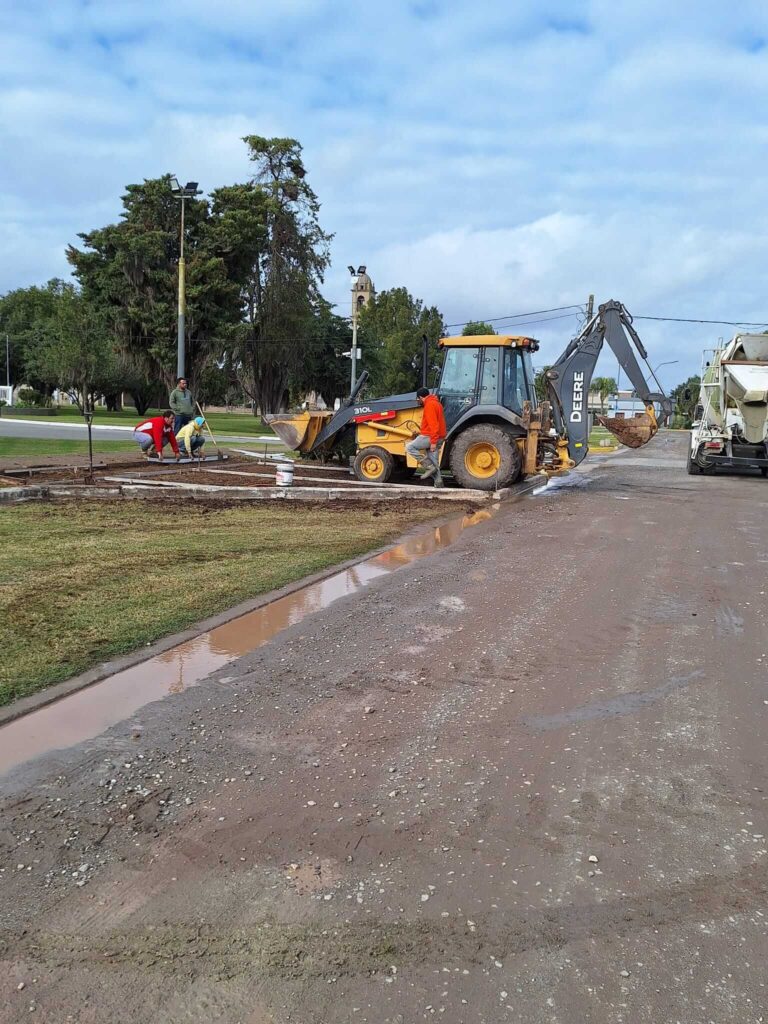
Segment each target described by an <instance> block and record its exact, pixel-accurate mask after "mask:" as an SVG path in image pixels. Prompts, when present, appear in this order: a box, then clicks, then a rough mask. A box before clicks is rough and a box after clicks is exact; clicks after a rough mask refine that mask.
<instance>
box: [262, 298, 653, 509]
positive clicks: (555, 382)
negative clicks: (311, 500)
mask: <svg viewBox="0 0 768 1024" xmlns="http://www.w3.org/2000/svg"><path fill="white" fill-rule="evenodd" d="M627 333H628V334H629V337H630V338H631V339H632V341H633V342H634V344H635V346H636V347H637V349H638V351H639V353H640V355H641V356H642V357H643V358H645V357H646V353H645V349H644V348H643V346H642V344H641V342H640V339H639V338H638V337H637V334H636V333H635V332H634V330H633V328H632V326H631V317H630V316H629V314H628V313H627V312H626V310H625V309H624V307H623V306H622V305H621V303H618V302H609V303H606V304H605V305H603V306H600V307H599V310H598V313H597V315H596V316H595V317H593V318H592V319H591V320H590V321H589V323H587V325H586V326H585V327H584V329H583V330H582V331H581V333H580V334H579V335H578V336H577V337H576V338H574V339H573V341H571V342H570V343H569V345H568V346H567V348H566V349H565V351H564V353H563V355H562V356H561V357H560V359H559V360H558V361H557V363H555V365H554V366H553V367H552V368H551V370H550V371H549V372H548V374H547V393H548V394H547V400H546V401H542V402H539V400H538V399H537V396H536V390H535V387H534V373H533V366H532V364H531V353H533V352H536V351H537V349H538V347H539V343H538V341H536V340H535V339H534V338H528V337H519V336H515V335H497V334H489V335H481V336H479V337H478V336H475V337H472V336H466V337H465V336H463V335H462V336H460V337H450V338H443V339H441V341H440V347H441V348H442V349H443V351H444V353H445V356H444V360H443V367H442V373H441V377H440V384H439V386H438V388H437V389H436V393H437V395H438V397H439V398H440V401H441V402H442V403H443V408H444V410H445V420H446V427H447V430H448V433H447V437H446V441H445V444H444V446H443V450H442V454H441V460H440V461H441V465H442V466H444V467H448V468H449V469H450V471H451V472H452V474H453V476H454V479H455V480H456V481H457V483H459V484H460V485H461V486H462V487H474V488H479V489H481V490H498V489H499V488H500V487H507V486H509V485H510V484H513V483H514V482H515V481H516V480H518V479H520V477H522V476H524V475H527V474H531V473H543V474H545V475H547V476H551V475H555V474H558V473H563V472H565V471H566V470H568V469H570V468H572V467H573V466H575V465H577V464H578V463H579V462H581V460H582V459H583V458H584V456H585V455H586V454H587V451H588V439H589V416H588V411H587V397H588V394H589V386H590V382H591V380H592V374H593V372H594V368H595V364H596V363H597V357H598V355H599V354H600V350H601V349H602V346H603V343H604V342H605V341H607V342H608V343H609V345H610V346H611V348H612V349H613V351H614V352H615V354H616V356H617V358H618V359H619V363H620V365H621V366H622V368H623V369H624V371H625V372H626V374H627V376H628V377H629V379H630V380H631V381H632V383H633V385H634V386H635V389H636V391H637V393H638V395H639V397H640V398H642V399H643V401H644V402H645V404H646V412H645V413H644V414H642V417H641V418H639V419H637V420H627V421H625V420H619V421H617V420H607V419H602V420H601V422H603V423H605V425H606V426H607V427H608V429H609V430H612V431H613V432H614V433H615V434H616V436H617V437H618V438H619V440H621V441H622V442H623V443H625V444H629V445H630V447H637V446H639V445H640V444H645V443H646V442H647V441H648V440H650V438H651V437H652V436H653V434H655V433H656V431H657V430H658V422H657V417H656V414H655V406H654V403H658V404H659V406H660V409H661V419H662V421H663V419H665V418H666V417H667V416H668V415H669V413H670V411H671V403H670V402H669V400H668V399H667V398H666V397H665V396H664V395H663V394H661V393H660V392H652V391H650V389H649V388H648V386H647V384H646V383H645V378H644V377H643V374H642V371H641V370H640V367H639V366H638V364H637V360H636V359H635V356H634V353H633V351H632V347H631V345H630V341H629V339H628V337H627ZM367 377H368V375H367V373H363V374H362V375H361V377H360V379H359V380H358V382H357V384H356V386H355V388H354V390H353V392H352V394H351V395H350V396H349V398H348V399H347V400H346V401H345V402H344V404H343V405H342V407H341V408H340V409H339V411H338V412H337V413H335V414H333V413H330V412H311V411H305V412H303V413H299V414H276V415H268V416H266V417H265V418H266V420H267V422H268V423H270V424H271V425H272V426H273V428H274V430H275V432H276V433H277V434H278V436H280V437H281V438H282V439H283V440H284V441H285V442H286V444H288V446H289V447H291V448H294V449H296V450H298V451H300V452H302V453H303V454H306V455H313V456H315V457H317V458H321V459H327V458H330V457H332V456H333V455H335V454H344V453H347V452H348V453H349V454H350V455H352V454H354V463H353V465H354V471H355V474H356V476H357V477H358V479H360V480H363V481H366V482H368V483H385V482H386V481H388V480H391V479H393V478H396V477H398V476H402V475H404V474H405V473H407V472H408V470H413V469H415V467H416V462H415V461H414V460H413V458H412V457H411V456H410V455H408V454H407V452H406V451H405V444H406V442H407V441H409V440H410V439H411V437H412V436H413V435H414V434H415V433H418V430H419V426H420V424H421V415H422V410H421V408H420V407H419V405H418V403H417V401H416V396H415V394H413V393H411V394H405V395H392V396H389V397H387V398H377V399H373V400H371V401H367V402H361V401H359V400H358V396H359V395H360V394H361V393H362V390H363V388H364V386H365V383H366V380H367Z"/></svg>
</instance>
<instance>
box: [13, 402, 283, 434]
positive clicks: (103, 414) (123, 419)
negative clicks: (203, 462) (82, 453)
mask: <svg viewBox="0 0 768 1024" xmlns="http://www.w3.org/2000/svg"><path fill="white" fill-rule="evenodd" d="M161 412H162V410H161V409H149V410H148V411H147V412H146V413H145V414H144V416H139V414H138V413H137V412H136V410H135V409H123V410H122V411H121V412H107V411H106V409H101V408H97V409H96V414H95V416H94V417H93V425H94V426H96V427H135V426H136V425H137V424H138V423H140V422H141V421H142V420H144V419H148V418H149V417H151V416H159V415H160V413H161ZM5 418H6V419H7V420H8V422H9V423H12V422H13V420H14V417H12V416H9V415H8V414H6V417H5ZM23 419H26V420H36V421H38V422H40V423H50V424H52V425H53V426H55V425H56V424H57V423H62V424H63V423H79V424H82V423H84V422H85V421H84V420H83V417H82V416H81V415H80V413H79V412H77V410H73V409H71V408H62V409H59V411H58V412H57V413H56V415H55V416H45V415H42V414H41V415H37V414H35V413H25V414H24V417H23ZM207 419H208V423H209V424H210V427H211V430H212V431H213V432H214V434H239V435H241V436H243V437H247V436H250V435H254V436H258V435H259V434H272V433H274V431H273V430H272V428H271V427H269V426H267V424H266V423H265V422H264V421H263V420H262V419H261V417H260V416H251V415H250V414H249V413H236V412H212V413H209V414H208V415H207Z"/></svg>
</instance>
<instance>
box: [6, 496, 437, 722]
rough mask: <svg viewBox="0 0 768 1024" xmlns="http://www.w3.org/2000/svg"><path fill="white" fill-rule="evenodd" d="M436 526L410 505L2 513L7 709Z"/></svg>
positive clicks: (126, 505) (35, 508)
mask: <svg viewBox="0 0 768 1024" xmlns="http://www.w3.org/2000/svg"><path fill="white" fill-rule="evenodd" d="M440 511H441V513H442V512H444V509H441V510H440ZM436 514H437V510H436V508H434V507H430V508H425V507H423V506H421V507H420V506H413V505H410V506H402V505H398V507H395V506H393V505H392V504H388V507H387V508H386V509H385V511H384V512H383V513H382V514H379V512H378V510H376V509H375V508H374V507H372V506H368V507H365V506H357V505H356V506H355V507H354V508H349V509H346V508H345V509H336V508H324V507H322V506H309V507H307V506H303V507H298V506H297V505H294V504H293V503H287V504H285V505H279V506H278V505H273V504H271V503H265V504H264V506H261V505H259V507H256V508H254V507H253V506H243V505H236V506H233V507H230V508H221V507H216V506H212V505H211V506H206V505H204V504H200V503H197V502H195V503H186V502H185V503H182V502H181V501H176V500H173V501H169V503H168V504H167V505H161V504H159V503H155V502H153V503H147V502H142V501H119V502H111V501H110V502H77V503H71V504H69V503H67V504H60V505H57V504H42V503H39V504H38V503H34V504H28V505H17V506H13V507H8V508H0V645H2V651H3V658H2V663H1V664H0V704H7V703H9V702H10V701H12V700H14V699H16V698H18V697H22V696H25V695H26V694H30V693H34V692H35V691H37V690H41V689H43V688H44V687H46V686H49V685H51V684H52V683H56V682H59V681H60V680H62V679H67V678H69V677H70V676H73V675H76V674H77V673H78V672H83V671H85V670H86V669H88V668H90V667H92V666H93V665H95V664H97V663H98V662H100V661H103V660H104V659H106V658H109V657H112V656H114V655H117V654H124V653H127V652H129V651H132V650H135V649H137V648H139V647H142V646H143V645H144V644H147V643H151V642H152V641H153V640H158V639H160V638H161V637H163V636H167V635H168V634H169V633H174V632H176V631H177V630H181V629H184V628H186V627H187V626H189V625H191V624H192V623H194V622H196V621H198V620H200V619H203V618H205V617H206V616H209V615H214V614H216V613H217V612H221V611H224V610H225V609H227V608H230V607H232V606H233V605H235V604H237V603H238V602H239V601H243V600H246V599H247V598H252V597H255V596H257V595H258V594H262V593H265V592H267V591H269V590H273V589H275V588H277V587H281V586H284V585H285V584H286V583H290V582H292V581H293V580H297V579H300V578H301V577H303V576H306V575H308V574H310V573H313V572H317V571H318V570H320V569H324V568H326V567H328V566H330V565H334V564H335V563H338V562H342V561H344V560H345V559H348V558H353V557H355V556H356V555H360V554H363V553H364V552H366V551H370V550H372V549H374V548H376V547H379V546H380V545H381V544H384V543H386V542H388V541H390V540H393V539H394V538H395V537H397V536H399V535H400V534H401V533H403V532H404V531H405V530H407V529H408V528H409V527H410V526H412V525H414V524H416V523H419V522H423V521H426V520H428V519H430V518H434V517H435V515H436Z"/></svg>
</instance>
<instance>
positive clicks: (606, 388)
mask: <svg viewBox="0 0 768 1024" xmlns="http://www.w3.org/2000/svg"><path fill="white" fill-rule="evenodd" d="M590 390H591V391H593V392H597V394H598V395H599V396H600V412H601V413H603V415H605V400H606V398H608V397H609V395H615V394H616V392H617V391H618V390H619V385H618V384H617V383H616V379H615V378H614V377H593V378H592V385H591V388H590Z"/></svg>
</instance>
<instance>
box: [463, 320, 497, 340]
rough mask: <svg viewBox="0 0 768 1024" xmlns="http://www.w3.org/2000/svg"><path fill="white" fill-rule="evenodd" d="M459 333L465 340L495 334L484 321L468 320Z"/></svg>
mask: <svg viewBox="0 0 768 1024" xmlns="http://www.w3.org/2000/svg"><path fill="white" fill-rule="evenodd" d="M461 333H462V335H463V336H464V337H465V338H476V337H478V336H479V335H481V334H495V333H496V331H495V330H494V328H493V327H491V325H490V324H487V323H486V322H485V320H470V321H469V323H468V324H464V330H463V331H462V332H461Z"/></svg>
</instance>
